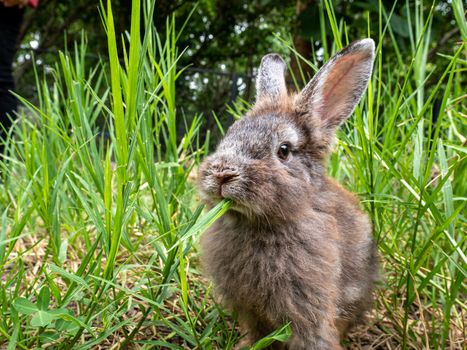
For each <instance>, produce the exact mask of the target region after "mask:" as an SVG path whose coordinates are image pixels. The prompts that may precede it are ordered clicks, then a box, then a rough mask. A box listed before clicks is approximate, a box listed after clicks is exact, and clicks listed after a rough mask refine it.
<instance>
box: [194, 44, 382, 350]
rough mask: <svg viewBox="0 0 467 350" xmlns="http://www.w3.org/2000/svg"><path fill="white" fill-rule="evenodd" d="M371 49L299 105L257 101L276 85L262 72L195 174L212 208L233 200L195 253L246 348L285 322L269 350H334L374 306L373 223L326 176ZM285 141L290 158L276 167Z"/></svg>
mask: <svg viewBox="0 0 467 350" xmlns="http://www.w3.org/2000/svg"><path fill="white" fill-rule="evenodd" d="M373 48H374V44H373V42H372V41H371V42H370V41H369V40H364V41H360V42H356V43H354V44H352V45H350V46H349V47H347V48H346V49H344V50H343V51H341V52H340V53H338V54H337V55H336V56H335V57H333V58H332V59H331V60H330V63H328V64H326V65H325V66H324V67H323V68H322V70H321V71H320V72H319V73H317V75H316V77H315V78H314V79H313V80H312V82H310V83H309V84H308V85H307V87H306V88H305V89H304V90H303V91H302V93H301V94H299V95H298V96H287V94H284V93H282V92H281V93H280V95H281V96H280V97H278V98H276V99H270V98H267V99H263V97H265V96H272V95H274V94H275V93H276V91H277V89H276V88H275V86H277V84H276V82H277V81H279V80H278V77H277V76H274V77H273V78H271V75H270V74H269V73H268V74H263V75H262V76H261V77H262V78H261V79H262V81H261V82H259V83H258V84H259V87H260V91H259V96H260V97H259V99H258V100H257V103H256V105H255V106H254V107H253V109H252V111H251V112H250V113H249V114H247V116H245V117H244V118H243V119H241V120H239V121H237V122H236V123H235V124H234V125H232V127H231V128H230V129H229V130H228V132H227V134H226V136H225V138H224V139H223V140H222V141H221V143H220V144H219V146H218V149H217V151H216V152H215V153H214V154H213V155H211V156H210V157H208V158H207V159H206V160H205V161H204V162H203V164H202V165H201V167H200V173H199V187H200V194H201V196H202V198H203V200H204V201H205V202H206V203H207V204H208V206H213V205H214V204H216V203H217V202H218V201H219V200H220V199H222V198H230V199H232V201H233V207H232V209H231V210H229V211H228V212H227V213H226V214H225V215H224V216H223V217H222V218H221V219H219V220H218V221H217V222H216V223H215V224H214V225H213V226H212V227H211V228H210V229H209V230H208V231H207V232H205V233H204V235H203V236H202V239H201V247H202V257H203V266H204V269H205V272H206V273H207V274H208V275H209V276H210V277H211V278H212V279H213V281H214V284H215V287H216V291H217V293H218V294H219V296H220V297H221V300H222V302H223V303H224V304H225V305H226V306H227V307H229V308H230V309H232V310H233V311H235V312H237V313H238V315H239V319H240V322H241V324H242V325H243V327H244V329H245V331H246V332H247V333H248V338H247V343H253V342H255V341H256V340H258V339H259V338H261V337H263V336H265V335H267V334H268V333H270V332H271V331H273V330H274V329H276V328H278V327H280V326H281V325H283V324H284V323H286V322H289V321H290V322H291V325H292V331H293V335H292V337H291V338H290V339H289V341H288V342H287V344H285V345H284V344H280V343H275V344H273V345H271V347H270V348H271V349H290V350H292V349H293V350H302V349H303V350H305V349H307V350H314V349H340V348H341V346H340V343H339V339H340V336H343V335H344V334H345V332H346V331H347V330H348V328H349V327H351V326H352V325H354V324H355V323H358V322H360V321H361V320H362V318H363V315H364V313H365V311H366V310H368V309H369V307H370V306H371V293H372V290H373V288H374V282H375V281H376V280H377V276H378V263H377V260H378V259H377V253H376V248H375V245H374V243H373V240H372V237H371V224H370V221H369V219H368V217H367V215H366V214H365V213H363V212H362V211H361V209H360V206H359V203H358V200H357V199H356V198H355V197H354V196H353V195H352V194H351V193H349V192H348V191H346V190H345V189H343V188H342V187H341V186H340V185H338V184H337V183H336V182H334V181H333V180H331V179H330V178H328V177H326V175H325V172H324V170H323V169H324V163H325V160H326V157H327V155H328V153H329V151H330V145H331V144H332V139H333V138H334V129H335V126H337V125H338V124H340V123H341V122H342V120H344V119H345V118H347V117H348V115H349V114H350V113H351V112H352V111H353V109H354V107H355V105H356V104H357V103H358V101H359V100H360V97H361V95H362V94H363V92H364V90H365V88H366V85H367V82H368V79H369V76H370V75H371V67H372V63H370V62H369V60H370V59H371V60H372V59H373V53H372V52H369V51H372V50H373ZM267 57H268V56H267ZM264 62H265V59H263V64H262V67H263V65H264ZM349 62H350V63H349ZM347 68H348V69H347ZM260 71H261V69H260ZM267 77H269V78H271V79H273V80H274V82H273V83H272V84H268V82H267V81H266V80H265V79H266V78H267ZM322 79H324V80H322ZM326 79H329V80H328V81H325V80H326ZM330 82H331V83H332V85H329V84H330ZM336 82H338V83H340V84H341V85H339V86H337V85H336ZM327 85H329V86H327ZM334 85H336V86H337V87H336V88H335V89H334V88H333V86H334ZM323 93H326V94H327V96H322V94H323ZM320 94H321V96H320ZM336 98H337V99H339V100H338V101H335V99H336ZM323 101H324V104H323V103H322V102H323ZM329 104H332V106H331V105H329ZM336 106H337V107H336ZM335 107H336V108H337V109H336V108H335ZM323 111H329V112H331V113H332V115H323ZM336 111H337V112H336ZM284 142H286V143H287V145H288V146H289V149H290V150H291V153H290V155H289V157H288V158H286V159H281V158H280V157H278V153H277V152H278V149H279V147H280V145H281V144H283V143H284Z"/></svg>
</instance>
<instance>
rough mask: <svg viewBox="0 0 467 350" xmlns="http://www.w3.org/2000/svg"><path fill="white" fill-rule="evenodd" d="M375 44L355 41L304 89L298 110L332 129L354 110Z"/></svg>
mask: <svg viewBox="0 0 467 350" xmlns="http://www.w3.org/2000/svg"><path fill="white" fill-rule="evenodd" d="M374 51H375V43H374V41H373V40H372V39H363V40H359V41H356V42H354V43H352V44H350V45H349V46H347V47H346V48H344V49H343V50H342V51H340V52H338V53H337V54H336V55H335V56H334V57H332V58H331V59H330V60H329V61H328V62H327V63H326V64H325V65H324V66H323V67H322V68H321V69H320V70H319V72H318V73H317V74H316V75H315V76H314V78H313V79H312V80H311V81H310V82H309V83H308V84H307V85H306V86H305V88H304V89H303V90H302V92H301V93H300V95H299V96H298V99H297V102H296V103H297V105H296V106H297V109H298V111H299V112H300V114H302V115H306V116H307V118H310V117H311V118H312V119H313V120H314V121H315V122H318V124H319V125H320V126H321V127H325V128H326V127H328V128H332V129H334V128H335V127H337V126H339V125H340V124H341V123H342V122H343V121H344V120H345V119H347V118H348V117H349V116H350V114H351V113H352V112H353V110H354V109H355V106H356V105H357V104H358V102H359V101H360V98H361V97H362V95H363V93H364V92H365V89H366V87H367V85H368V80H369V79H370V76H371V71H372V69H373V60H374Z"/></svg>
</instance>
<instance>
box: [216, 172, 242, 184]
mask: <svg viewBox="0 0 467 350" xmlns="http://www.w3.org/2000/svg"><path fill="white" fill-rule="evenodd" d="M213 175H214V177H215V178H216V179H217V181H218V182H219V185H223V184H225V183H227V182H229V181H231V180H233V179H235V178H236V177H238V173H237V172H235V171H232V170H222V171H216V172H215V173H213Z"/></svg>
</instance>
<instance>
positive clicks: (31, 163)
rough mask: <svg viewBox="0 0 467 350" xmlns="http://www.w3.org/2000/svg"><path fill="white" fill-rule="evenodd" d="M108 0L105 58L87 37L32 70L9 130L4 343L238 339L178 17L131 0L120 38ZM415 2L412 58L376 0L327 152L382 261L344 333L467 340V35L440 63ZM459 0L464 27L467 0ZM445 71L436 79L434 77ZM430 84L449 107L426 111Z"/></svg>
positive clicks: (214, 344) (211, 343)
mask: <svg viewBox="0 0 467 350" xmlns="http://www.w3.org/2000/svg"><path fill="white" fill-rule="evenodd" d="M148 3H150V2H148ZM109 5H110V1H108V4H107V6H105V7H103V8H102V18H103V22H104V27H105V29H106V31H107V38H108V47H109V51H108V56H109V62H110V64H105V63H99V64H97V65H96V66H94V67H88V66H86V60H85V55H86V52H87V51H86V50H87V48H86V40H85V39H84V37H83V40H82V42H81V43H78V44H77V45H76V47H75V49H74V50H72V51H70V52H64V53H60V54H59V57H58V59H57V62H56V66H55V67H54V70H53V78H52V79H51V80H50V79H48V80H46V79H45V78H42V77H39V74H36V75H37V94H38V101H39V102H38V105H37V106H33V105H32V104H30V103H29V102H28V101H26V100H23V104H24V106H25V108H24V109H23V112H22V116H21V118H19V119H18V120H17V123H16V124H15V126H14V128H13V129H12V130H11V132H10V137H9V138H8V140H7V141H8V145H7V153H6V155H5V157H4V158H3V160H1V162H0V171H1V184H0V187H1V189H0V217H1V220H0V222H1V224H0V274H1V280H0V315H1V316H0V347H1V348H3V347H5V348H6V349H8V350H9V349H16V348H17V349H32V348H54V349H71V348H73V349H90V348H97V347H98V346H101V347H104V348H112V347H113V348H118V347H125V346H128V347H130V348H136V349H139V348H140V349H152V348H169V349H183V348H190V349H231V348H232V347H233V346H234V345H235V343H236V342H237V341H238V339H239V337H240V334H239V332H238V328H237V324H236V321H235V317H234V316H231V315H229V314H227V313H226V311H225V310H223V309H222V307H221V306H219V305H217V304H216V303H215V296H214V295H213V291H212V286H211V285H210V284H209V282H208V281H207V280H205V279H204V278H203V277H202V275H201V273H200V266H199V256H198V250H197V239H198V237H199V235H200V233H201V232H202V231H203V230H204V229H206V227H208V226H209V225H210V224H212V222H213V221H214V220H216V218H218V217H219V216H220V215H222V214H223V213H224V212H225V211H227V210H228V208H229V203H228V202H225V203H224V202H223V203H220V204H219V205H218V206H217V207H215V208H214V209H212V210H211V211H209V212H203V207H202V205H201V204H200V203H199V200H198V197H197V195H196V189H195V186H194V182H195V181H194V179H193V178H194V177H196V175H195V174H196V166H197V164H199V162H200V160H201V159H202V157H203V156H204V155H205V153H206V152H207V150H208V145H209V137H208V138H207V139H206V140H203V139H201V138H200V136H199V129H200V126H201V124H202V122H203V117H202V116H193V118H190V122H188V120H183V119H180V118H182V117H181V115H180V113H178V112H177V108H176V105H177V102H176V90H175V82H176V80H177V78H179V76H180V74H182V72H181V71H179V70H177V62H178V59H179V57H180V55H183V52H182V51H179V49H178V47H177V39H178V32H177V28H175V27H174V21H173V20H171V19H168V20H167V26H166V32H165V33H164V35H158V34H157V33H154V32H153V29H152V28H153V27H152V25H151V23H150V21H147V20H145V19H146V18H152V15H151V11H153V9H152V8H149V9H148V8H146V6H145V7H144V9H145V11H144V17H145V19H143V18H140V13H141V12H140V4H139V2H138V1H133V8H132V26H131V30H130V33H129V42H130V44H129V45H125V47H124V49H123V48H122V44H121V43H122V41H121V40H120V39H119V38H116V37H115V31H114V25H113V16H112V11H111V8H110V6H109ZM324 5H325V6H322V7H321V16H322V17H323V18H327V20H329V22H330V24H331V28H332V33H333V35H334V36H335V41H334V42H335V44H334V46H333V47H328V48H326V51H325V53H324V57H330V55H331V54H332V53H333V52H335V51H336V50H338V49H340V48H341V47H342V46H345V45H346V43H348V41H349V40H348V33H347V31H346V26H345V25H344V23H343V22H340V23H338V22H336V18H335V15H334V13H333V9H332V3H331V1H327V0H326V1H324ZM421 8H422V7H421V6H418V7H416V9H417V10H416V11H415V12H414V13H408V17H409V18H410V20H411V21H410V23H411V25H410V27H409V29H410V33H409V34H410V38H411V56H410V57H404V56H402V55H401V54H400V50H399V47H398V43H397V41H396V40H395V38H394V35H393V33H392V28H391V26H390V25H389V24H388V23H389V19H390V17H391V14H392V13H391V10H390V9H389V10H384V9H383V8H382V7H380V14H379V15H380V16H379V17H380V22H379V23H377V24H376V25H377V28H376V30H377V31H378V33H379V34H378V37H374V39H375V41H376V42H377V43H378V47H377V56H376V62H375V69H374V74H373V78H372V80H371V82H370V86H369V88H368V92H367V94H366V96H365V98H364V100H363V101H362V103H360V105H359V107H358V108H357V110H356V111H355V114H354V116H353V117H352V118H351V120H350V121H349V122H348V123H346V125H345V127H344V128H343V130H342V131H341V132H340V133H339V142H338V145H337V147H336V152H335V153H333V155H332V156H331V158H330V161H329V173H330V174H331V175H332V176H334V177H336V178H337V179H338V180H339V181H341V182H342V183H343V184H345V186H346V187H348V188H349V189H350V190H352V191H354V192H356V193H358V194H359V195H360V197H361V200H362V203H363V206H364V207H365V209H366V210H367V212H368V213H369V214H370V216H371V218H372V220H373V223H374V236H375V238H376V240H377V241H378V246H379V251H380V253H381V260H382V270H383V280H382V282H381V285H380V288H379V290H378V291H377V293H376V302H375V310H374V311H373V313H372V314H371V316H370V320H369V324H368V326H367V327H366V328H363V329H360V330H357V331H356V332H355V333H353V334H351V336H350V340H351V342H352V341H353V342H354V344H355V343H357V341H358V342H359V343H360V344H372V343H374V344H376V343H380V344H382V345H381V346H382V347H383V348H389V347H392V348H395V347H397V346H399V347H400V348H407V349H421V348H430V349H441V348H449V347H451V348H457V349H465V345H464V343H465V340H466V339H465V337H466V335H465V332H466V331H465V327H466V325H465V323H466V322H465V321H466V311H467V310H466V296H467V293H466V285H465V276H466V268H467V259H466V253H465V252H466V250H467V249H466V247H467V245H466V235H465V231H466V220H465V200H466V197H467V186H466V180H465V179H466V151H467V149H466V143H465V142H466V140H465V136H463V135H465V134H466V133H465V132H466V123H465V115H466V107H465V98H466V96H465V78H464V79H463V77H465V74H466V57H467V48H466V46H465V43H464V44H459V45H458V47H457V48H455V50H453V51H452V52H443V53H439V54H440V55H442V57H443V59H444V64H443V65H440V66H437V67H433V66H430V63H429V62H428V61H427V55H428V52H427V51H428V44H429V42H430V40H429V35H430V26H431V21H430V19H431V16H432V15H433V12H429V13H422V11H421ZM452 8H453V11H455V13H456V20H457V21H458V26H459V28H460V33H461V35H462V36H463V37H464V40H465V34H466V33H465V28H466V24H465V18H464V13H463V9H462V2H461V1H460V0H459V1H453V2H452ZM140 23H145V28H146V35H145V37H144V40H142V41H140V40H139V39H140V33H139V28H140ZM370 26H373V24H370V23H368V28H369V29H370ZM188 28H189V22H187V25H186V28H185V30H188ZM373 29H374V30H375V28H373ZM323 30H324V27H323ZM355 39H356V38H355ZM124 42H127V41H126V40H124ZM383 43H384V45H383ZM283 44H284V45H288V43H287V41H283ZM119 50H120V51H122V50H123V51H122V52H124V54H123V59H122V60H120V59H119V57H118V51H119ZM291 50H293V48H291ZM120 58H121V57H120ZM388 60H390V61H389V62H388ZM311 61H312V62H316V57H313V58H311ZM388 67H389V68H388ZM435 73H436V74H438V75H439V76H441V77H442V78H441V79H440V80H439V81H438V82H437V84H435V86H433V87H430V88H429V89H426V88H425V82H426V81H427V79H428V78H429V77H430V75H431V74H435ZM463 83H464V85H462V84H463ZM435 99H439V100H440V101H441V111H440V114H439V117H438V120H437V122H436V123H433V122H432V114H431V113H432V112H431V111H432V107H433V103H434V101H435ZM242 108H243V106H241V105H238V109H237V110H242ZM232 112H234V113H235V109H233V110H232ZM237 113H238V112H237ZM180 124H183V125H185V126H186V127H185V131H184V135H183V137H180V135H177V125H180ZM104 131H105V132H106V133H107V134H108V137H105V136H104ZM208 136H209V135H208ZM288 332H289V329H288V328H287V327H285V328H283V329H281V330H278V332H276V333H275V334H273V335H272V337H276V338H278V339H285V338H286V337H287V334H288ZM267 343H268V340H267V339H265V340H263V341H262V342H260V343H258V344H256V346H255V347H254V348H255V349H260V348H262V346H264V345H265V344H267ZM354 346H356V345H354Z"/></svg>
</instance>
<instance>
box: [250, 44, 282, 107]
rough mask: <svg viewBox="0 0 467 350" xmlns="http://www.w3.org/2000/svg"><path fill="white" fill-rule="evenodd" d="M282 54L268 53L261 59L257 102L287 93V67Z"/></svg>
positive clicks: (257, 83) (257, 82)
mask: <svg viewBox="0 0 467 350" xmlns="http://www.w3.org/2000/svg"><path fill="white" fill-rule="evenodd" d="M286 68H287V66H286V64H285V62H284V60H283V59H282V57H281V56H279V55H278V54H275V53H271V54H269V55H266V56H264V57H263V59H262V60H261V65H260V66H259V70H258V77H257V79H256V102H258V101H260V100H263V99H265V98H268V99H269V100H271V101H275V100H277V98H279V97H281V96H283V95H287V88H286V86H285V69H286Z"/></svg>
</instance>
